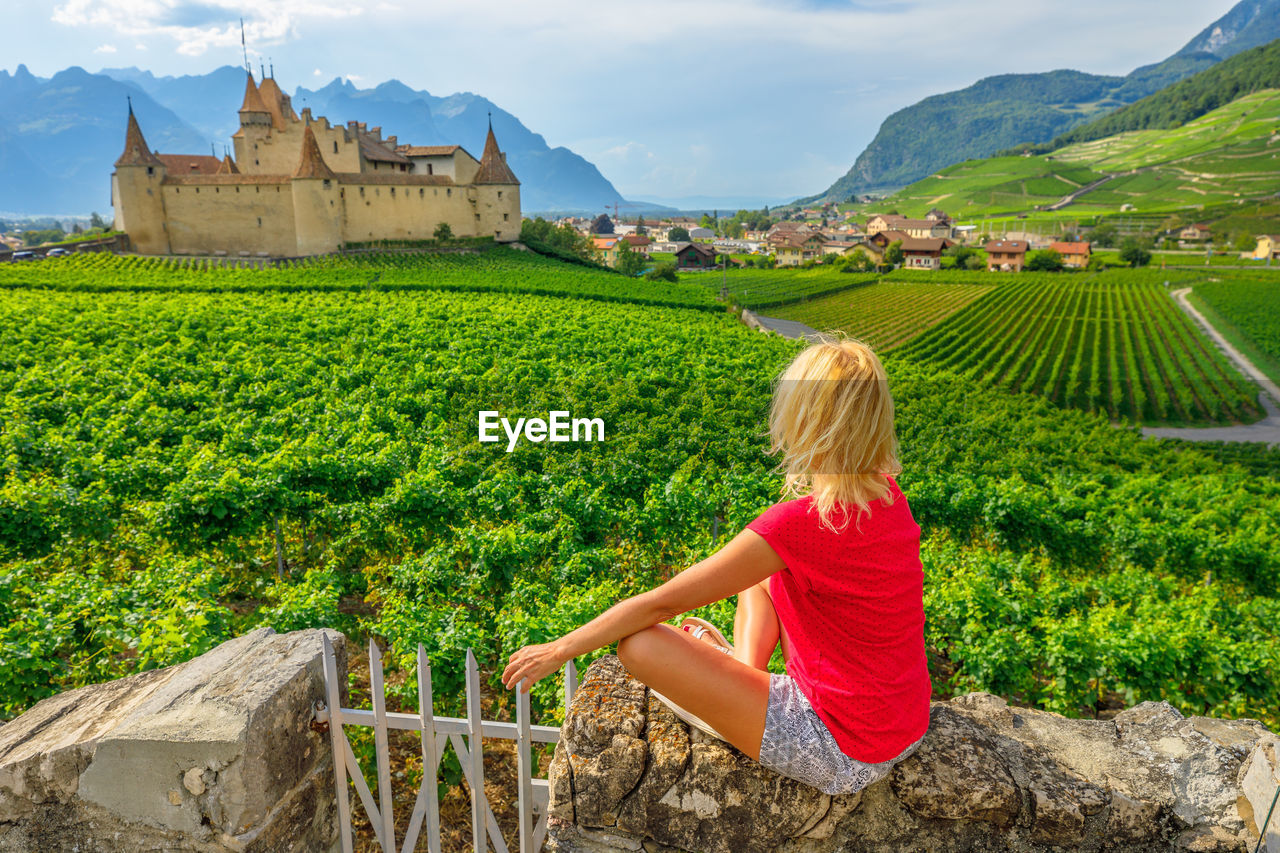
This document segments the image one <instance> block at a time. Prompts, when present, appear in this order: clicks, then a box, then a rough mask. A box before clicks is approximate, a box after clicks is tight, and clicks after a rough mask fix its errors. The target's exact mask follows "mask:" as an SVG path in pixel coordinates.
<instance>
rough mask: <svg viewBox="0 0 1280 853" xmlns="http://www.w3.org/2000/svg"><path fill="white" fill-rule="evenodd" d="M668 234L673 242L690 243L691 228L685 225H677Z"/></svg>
mask: <svg viewBox="0 0 1280 853" xmlns="http://www.w3.org/2000/svg"><path fill="white" fill-rule="evenodd" d="M667 236H668V237H669V238H671V241H672V242H673V243H688V242H689V229H688V228H685V227H684V226H683V225H677V226H676V227H675V228H672V229H671V230H670V231H669V232H668V233H667Z"/></svg>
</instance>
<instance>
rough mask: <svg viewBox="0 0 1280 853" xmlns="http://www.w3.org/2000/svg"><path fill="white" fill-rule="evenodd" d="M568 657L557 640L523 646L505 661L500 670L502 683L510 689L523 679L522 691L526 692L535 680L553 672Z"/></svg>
mask: <svg viewBox="0 0 1280 853" xmlns="http://www.w3.org/2000/svg"><path fill="white" fill-rule="evenodd" d="M568 659H569V657H568V656H567V655H565V654H564V652H562V651H561V650H560V645H559V643H558V642H557V643H541V644H539V645H533V646H525V647H524V648H522V649H520V650H519V651H518V652H516V653H515V654H513V655H512V656H511V658H510V660H509V661H508V662H507V668H506V669H504V670H503V671H502V684H503V686H504V687H506V688H507V689H508V690H511V689H513V688H514V687H515V686H516V685H517V684H519V683H520V682H521V681H523V682H524V691H523V692H525V693H528V692H529V688H530V687H532V686H533V683H534V682H535V681H537V680H538V679H540V678H545V677H546V676H548V675H550V674H551V673H553V672H555V671H556V670H557V669H559V668H560V667H562V666H564V664H565V661H567V660H568Z"/></svg>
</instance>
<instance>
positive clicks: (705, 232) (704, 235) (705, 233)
mask: <svg viewBox="0 0 1280 853" xmlns="http://www.w3.org/2000/svg"><path fill="white" fill-rule="evenodd" d="M715 236H716V232H715V231H712V230H711V229H710V228H702V227H700V226H698V227H694V228H690V229H689V239H690V240H714V239H715Z"/></svg>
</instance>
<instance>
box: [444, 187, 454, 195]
mask: <svg viewBox="0 0 1280 853" xmlns="http://www.w3.org/2000/svg"><path fill="white" fill-rule="evenodd" d="M444 194H445V195H446V196H452V195H453V189H452V188H450V187H445V190H444Z"/></svg>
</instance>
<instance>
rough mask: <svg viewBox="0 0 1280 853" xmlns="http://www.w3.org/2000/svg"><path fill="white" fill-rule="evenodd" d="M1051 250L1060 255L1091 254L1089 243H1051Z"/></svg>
mask: <svg viewBox="0 0 1280 853" xmlns="http://www.w3.org/2000/svg"><path fill="white" fill-rule="evenodd" d="M1049 248H1050V249H1053V250H1054V251H1055V252H1057V253H1058V254H1059V255H1087V254H1089V253H1090V245H1089V244H1088V243H1050V244H1049Z"/></svg>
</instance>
